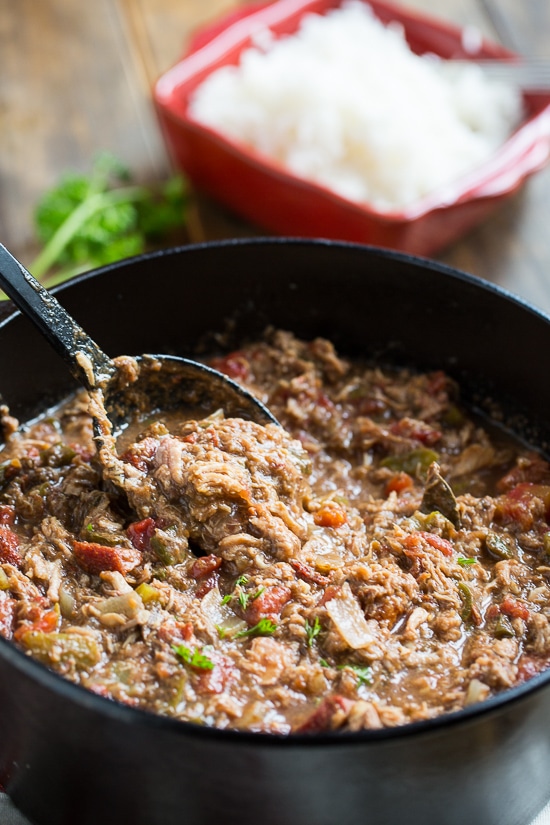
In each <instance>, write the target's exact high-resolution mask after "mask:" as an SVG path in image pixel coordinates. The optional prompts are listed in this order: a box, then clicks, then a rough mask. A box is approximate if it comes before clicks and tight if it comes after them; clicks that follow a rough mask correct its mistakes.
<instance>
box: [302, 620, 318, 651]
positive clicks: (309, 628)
mask: <svg viewBox="0 0 550 825" xmlns="http://www.w3.org/2000/svg"><path fill="white" fill-rule="evenodd" d="M304 628H305V631H306V636H307V646H308V647H312V646H313V642H314V640H315V639H316V638H317V636H318V635H319V633H320V632H321V622H320V621H319V616H315V621H314V622H313V624H310V623H309V621H308V620H307V619H306V621H305V624H304Z"/></svg>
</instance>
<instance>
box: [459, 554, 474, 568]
mask: <svg viewBox="0 0 550 825" xmlns="http://www.w3.org/2000/svg"><path fill="white" fill-rule="evenodd" d="M476 562H477V559H471V558H465V557H464V556H460V557H459V558H458V559H457V560H456V563H457V564H459V565H460V566H461V567H468V566H469V565H470V564H475V563H476Z"/></svg>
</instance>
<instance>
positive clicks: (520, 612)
mask: <svg viewBox="0 0 550 825" xmlns="http://www.w3.org/2000/svg"><path fill="white" fill-rule="evenodd" d="M499 607H500V612H501V613H505V614H506V615H507V616H510V617H511V618H512V619H518V618H519V619H523V620H524V621H527V619H528V618H529V616H530V615H531V613H530V612H529V608H528V607H527V606H526V605H525V604H523V602H519V601H517V599H513V598H512V597H511V596H506V598H505V599H504V600H503V601H501V603H500V605H499Z"/></svg>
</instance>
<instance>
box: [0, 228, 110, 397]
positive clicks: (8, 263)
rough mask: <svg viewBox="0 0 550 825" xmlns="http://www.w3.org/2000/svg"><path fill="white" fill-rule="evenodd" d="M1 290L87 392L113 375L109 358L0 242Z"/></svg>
mask: <svg viewBox="0 0 550 825" xmlns="http://www.w3.org/2000/svg"><path fill="white" fill-rule="evenodd" d="M0 287H1V288H2V289H3V290H4V292H5V293H6V294H7V295H8V296H9V297H10V298H11V299H12V301H13V302H14V304H15V305H16V306H17V307H18V309H20V310H21V312H23V313H24V314H25V315H26V316H27V317H28V318H29V319H30V320H31V321H32V322H33V324H35V326H37V327H38V329H39V330H40V331H41V332H42V334H43V335H44V337H45V338H47V340H48V341H49V342H50V344H51V345H52V347H53V348H54V349H55V350H56V351H57V352H58V354H59V355H60V356H61V357H62V358H63V359H64V360H65V362H66V363H67V365H68V366H69V368H70V370H71V373H72V374H73V376H74V378H76V379H77V381H79V382H80V383H81V384H83V385H84V386H85V387H86V389H88V390H90V389H93V387H95V386H97V385H98V384H99V383H100V382H102V381H105V380H107V379H109V378H110V377H111V376H112V375H113V373H114V372H115V369H116V368H115V365H114V364H113V362H112V361H111V359H110V358H109V357H108V356H107V355H105V353H104V352H102V351H101V350H100V348H99V347H98V346H97V344H96V343H95V341H93V340H92V339H91V338H90V337H89V336H88V335H86V333H85V332H84V330H83V329H82V327H81V326H79V324H77V323H76V321H75V320H74V319H73V318H71V316H70V315H69V313H68V312H66V311H65V310H64V309H63V307H62V306H61V304H60V303H59V302H58V301H57V300H56V299H55V298H54V297H53V295H51V294H50V293H49V292H48V290H47V289H44V287H43V286H42V285H41V284H39V283H38V281H37V280H36V279H35V278H33V276H32V275H31V274H30V272H28V271H27V270H26V269H25V267H24V266H23V264H21V263H19V261H18V260H17V258H14V257H13V255H12V254H11V253H10V252H8V250H7V249H6V247H5V246H3V245H2V244H1V243H0Z"/></svg>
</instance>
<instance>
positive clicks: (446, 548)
mask: <svg viewBox="0 0 550 825" xmlns="http://www.w3.org/2000/svg"><path fill="white" fill-rule="evenodd" d="M420 539H423V540H424V541H425V542H426V543H427V544H429V545H430V547H433V548H434V549H435V550H439V552H440V553H443V555H444V556H452V555H453V553H454V547H453V545H452V544H451V542H450V541H447V539H444V538H442V537H441V536H437V535H436V534H435V533H426V532H424V531H423V530H419V531H418V532H417V533H411V535H409V536H407V537H406V538H405V539H404V542H403V543H404V545H405V547H406V548H407V550H409V551H413V552H414V551H418V550H420V549H421V545H420V544H419V542H420Z"/></svg>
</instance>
